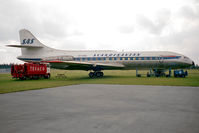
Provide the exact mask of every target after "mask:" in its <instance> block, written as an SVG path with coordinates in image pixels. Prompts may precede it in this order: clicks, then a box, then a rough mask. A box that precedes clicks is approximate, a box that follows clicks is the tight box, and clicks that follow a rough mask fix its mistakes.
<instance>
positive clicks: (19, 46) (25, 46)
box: [6, 45, 43, 48]
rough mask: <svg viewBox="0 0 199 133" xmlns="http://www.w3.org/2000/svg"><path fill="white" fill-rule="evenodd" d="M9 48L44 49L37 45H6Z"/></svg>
mask: <svg viewBox="0 0 199 133" xmlns="http://www.w3.org/2000/svg"><path fill="white" fill-rule="evenodd" d="M6 46H8V47H16V48H43V46H39V45H38V46H37V45H6Z"/></svg>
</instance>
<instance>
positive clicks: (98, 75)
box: [88, 71, 104, 78]
mask: <svg viewBox="0 0 199 133" xmlns="http://www.w3.org/2000/svg"><path fill="white" fill-rule="evenodd" d="M88 75H89V77H90V78H94V77H103V76H104V73H103V72H98V71H94V72H90V73H89V74H88Z"/></svg>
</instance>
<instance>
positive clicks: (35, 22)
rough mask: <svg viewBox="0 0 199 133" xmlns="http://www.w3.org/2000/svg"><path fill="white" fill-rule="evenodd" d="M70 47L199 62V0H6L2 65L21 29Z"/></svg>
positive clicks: (0, 37) (0, 29) (13, 52)
mask: <svg viewBox="0 0 199 133" xmlns="http://www.w3.org/2000/svg"><path fill="white" fill-rule="evenodd" d="M23 28H25V29H28V30H30V31H31V32H32V33H33V34H34V35H35V36H36V37H37V38H38V39H39V40H40V41H41V42H42V43H44V44H45V45H47V46H50V47H53V48H57V49H66V50H70V49H72V50H87V49H89V50H93V49H99V50H100V49H103V50H106V49H107V50H119V51H121V50H127V51H129V50H132V51H148V50H150V51H159V50H160V51H173V52H177V53H181V54H184V55H186V56H188V57H190V58H191V59H193V60H194V61H195V62H196V63H197V64H199V59H198V57H199V52H198V51H199V0H1V1H0V64H1V63H10V62H15V63H16V62H19V61H18V60H17V59H16V57H17V56H19V55H21V52H20V49H16V48H8V47H6V46H5V45H8V44H20V42H19V33H18V32H19V30H20V29H23Z"/></svg>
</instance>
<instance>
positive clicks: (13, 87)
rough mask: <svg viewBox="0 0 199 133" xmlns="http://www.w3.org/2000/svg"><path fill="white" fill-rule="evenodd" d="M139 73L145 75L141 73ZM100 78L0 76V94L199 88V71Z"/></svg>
mask: <svg viewBox="0 0 199 133" xmlns="http://www.w3.org/2000/svg"><path fill="white" fill-rule="evenodd" d="M58 73H64V74H65V75H66V76H67V78H56V75H57V74H58ZM140 73H146V71H141V72H140ZM104 74H105V76H104V77H102V78H94V79H90V78H89V77H88V72H86V71H65V70H51V78H50V79H39V80H23V81H21V80H16V79H12V77H11V75H10V74H0V93H9V92H17V91H25V90H34V89H42V88H50V87H56V86H65V85H76V84H124V85H165V86H199V70H189V76H188V77H186V78H174V77H171V78H166V77H160V78H156V77H150V78H147V77H146V76H142V77H140V78H137V77H136V76H135V70H123V71H120V70H117V71H112V70H109V71H104Z"/></svg>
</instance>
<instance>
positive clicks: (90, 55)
mask: <svg viewBox="0 0 199 133" xmlns="http://www.w3.org/2000/svg"><path fill="white" fill-rule="evenodd" d="M20 42H21V45H9V46H11V47H19V48H21V52H22V55H21V56H18V57H17V58H18V59H19V60H22V61H25V62H40V61H44V62H49V63H50V64H51V67H53V68H59V69H69V70H93V69H94V68H99V69H100V70H110V69H168V68H171V69H178V68H188V67H190V66H192V65H194V62H193V61H192V60H191V59H190V58H188V57H186V56H184V55H182V54H178V53H174V52H169V51H122V52H119V51H113V50H81V51H75V50H74V51H72V50H57V49H53V48H50V47H47V46H45V45H44V44H42V43H40V42H39V40H38V39H37V38H36V37H34V36H33V35H32V33H30V32H29V31H28V30H25V29H23V30H20Z"/></svg>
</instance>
